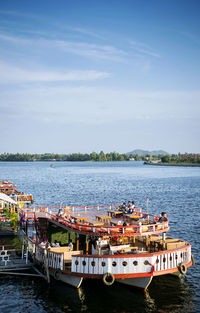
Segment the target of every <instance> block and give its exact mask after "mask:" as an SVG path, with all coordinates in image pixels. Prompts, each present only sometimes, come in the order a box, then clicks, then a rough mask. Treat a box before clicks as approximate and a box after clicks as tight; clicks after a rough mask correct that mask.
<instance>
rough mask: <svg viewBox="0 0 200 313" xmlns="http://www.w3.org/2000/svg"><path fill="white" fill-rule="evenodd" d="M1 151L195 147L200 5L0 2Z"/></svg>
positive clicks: (198, 146) (199, 113)
mask: <svg viewBox="0 0 200 313" xmlns="http://www.w3.org/2000/svg"><path fill="white" fill-rule="evenodd" d="M0 118H1V123H0V132H1V135H2V138H3V140H2V141H1V145H0V153H4V152H30V153H44V152H55V153H72V152H92V151H100V150H104V151H105V152H110V151H118V152H121V153H122V152H127V151H130V150H133V149H137V148H140V149H149V150H155V149H163V150H166V151H168V152H170V153H178V152H183V153H184V152H200V140H199V138H200V128H199V124H200V123H199V119H200V2H199V1H198V0H196V1H194V0H191V1H184V0H182V1H177V0H174V1H170V0H168V1H164V0H163V1H160V0H152V1H149V0H146V1H145V0H132V1H129V0H125V1H118V0H115V1H113V0H110V1H102V0H101V1H97V0H93V1H88V0H85V1H81V0H77V1H69V0H65V1H64V0H60V1H57V2H55V1H52V0H48V1H47V0H46V1H45V0H44V1H38V0H36V1H23V0H21V1H14V0H10V1H7V0H1V1H0Z"/></svg>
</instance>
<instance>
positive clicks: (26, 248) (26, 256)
mask: <svg viewBox="0 0 200 313" xmlns="http://www.w3.org/2000/svg"><path fill="white" fill-rule="evenodd" d="M26 264H28V247H27V248H26Z"/></svg>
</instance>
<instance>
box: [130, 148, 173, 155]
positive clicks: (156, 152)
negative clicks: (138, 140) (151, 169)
mask: <svg viewBox="0 0 200 313" xmlns="http://www.w3.org/2000/svg"><path fill="white" fill-rule="evenodd" d="M126 154H137V155H139V156H144V155H146V154H151V155H158V154H164V155H166V154H169V153H168V152H166V151H163V150H153V151H148V150H141V149H136V150H133V151H130V152H127V153H126Z"/></svg>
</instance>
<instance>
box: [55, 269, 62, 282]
mask: <svg viewBox="0 0 200 313" xmlns="http://www.w3.org/2000/svg"><path fill="white" fill-rule="evenodd" d="M61 274H62V271H61V270H60V269H59V268H57V270H55V272H54V275H53V276H54V278H55V279H56V280H60V277H61Z"/></svg>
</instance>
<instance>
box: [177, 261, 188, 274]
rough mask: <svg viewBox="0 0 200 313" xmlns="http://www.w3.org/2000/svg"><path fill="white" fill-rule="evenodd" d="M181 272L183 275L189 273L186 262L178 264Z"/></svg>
mask: <svg viewBox="0 0 200 313" xmlns="http://www.w3.org/2000/svg"><path fill="white" fill-rule="evenodd" d="M178 269H179V272H180V273H181V274H183V275H185V274H186V273H187V266H186V264H185V263H180V264H179V266H178Z"/></svg>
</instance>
